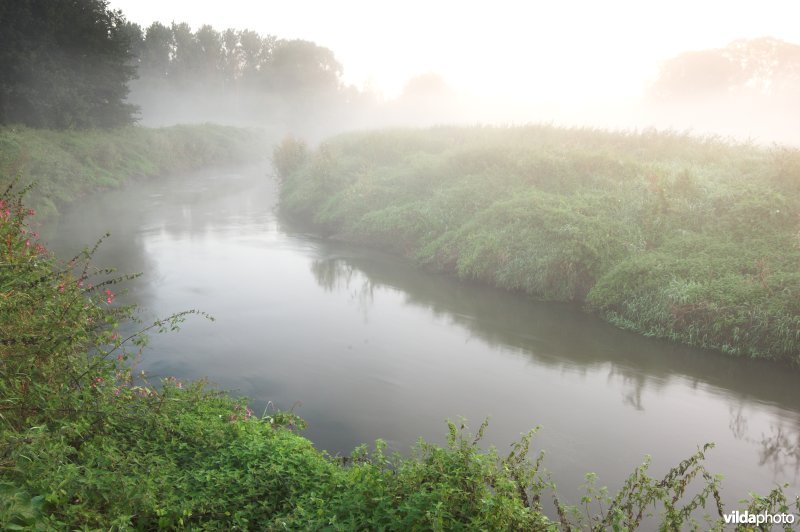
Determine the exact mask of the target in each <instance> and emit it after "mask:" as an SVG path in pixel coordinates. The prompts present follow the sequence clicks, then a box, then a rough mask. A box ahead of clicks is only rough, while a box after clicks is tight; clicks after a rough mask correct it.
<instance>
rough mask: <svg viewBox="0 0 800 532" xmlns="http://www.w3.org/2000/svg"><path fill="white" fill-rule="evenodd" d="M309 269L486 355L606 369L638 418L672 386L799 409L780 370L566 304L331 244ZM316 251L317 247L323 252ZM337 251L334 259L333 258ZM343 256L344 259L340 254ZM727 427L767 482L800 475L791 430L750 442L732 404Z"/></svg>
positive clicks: (798, 443) (790, 380)
mask: <svg viewBox="0 0 800 532" xmlns="http://www.w3.org/2000/svg"><path fill="white" fill-rule="evenodd" d="M337 246H338V247H339V249H337V250H336V252H334V251H333V250H332V249H331V250H327V251H328V252H329V253H330V255H329V256H327V257H324V258H322V259H319V260H316V261H314V263H313V266H312V271H313V273H314V276H315V278H316V280H317V282H318V283H319V284H320V286H323V287H324V288H325V289H326V290H337V289H338V290H349V291H352V292H353V293H359V292H366V291H368V292H369V293H370V294H373V293H374V292H375V290H376V288H379V287H389V288H392V289H397V290H401V291H402V292H403V293H405V294H406V301H407V303H408V304H411V305H416V306H422V307H425V308H428V309H430V310H431V311H432V312H433V313H434V314H435V315H436V316H437V317H446V318H447V319H449V320H450V322H452V323H453V324H456V325H458V326H461V327H464V328H466V329H467V330H468V331H469V332H470V334H471V335H472V336H474V337H477V338H479V339H481V340H482V341H484V342H486V343H487V344H488V345H490V346H492V347H495V348H504V349H506V350H508V349H509V348H510V349H512V350H514V351H516V352H518V353H521V354H524V356H527V357H530V358H531V359H532V360H534V361H535V362H536V364H541V365H545V366H550V367H558V366H560V367H562V368H563V369H568V370H570V371H577V372H579V373H584V374H586V373H588V372H590V371H592V370H593V369H596V368H597V367H598V366H600V365H604V364H608V365H609V370H608V380H609V381H610V382H611V381H615V382H617V383H619V385H620V387H621V388H622V402H623V404H625V405H628V406H630V407H632V408H635V409H636V410H640V411H644V410H645V409H646V404H645V402H644V401H643V396H644V392H645V391H646V390H648V389H650V390H656V391H658V390H661V389H664V388H665V387H666V386H667V385H668V384H669V383H670V382H671V381H672V380H673V379H681V380H682V381H684V383H685V384H686V385H687V386H688V387H690V388H692V389H697V388H709V389H711V390H712V391H713V389H714V388H719V389H722V390H724V393H725V394H726V395H727V396H729V397H732V399H731V400H732V401H735V400H737V399H738V400H745V399H746V400H747V401H748V402H750V401H754V400H755V401H759V402H766V403H775V404H779V405H781V406H784V407H786V408H790V409H797V408H800V400H799V399H798V397H797V394H795V393H792V392H791V391H792V390H794V378H795V377H794V375H793V374H792V373H791V372H785V371H782V370H781V368H779V367H776V366H773V365H769V364H762V363H758V362H754V361H748V360H731V359H729V358H727V357H725V356H724V355H721V354H718V353H714V352H707V351H701V350H697V349H692V348H687V347H683V346H678V345H674V344H671V343H668V342H664V341H661V340H655V339H649V338H643V337H640V336H637V335H635V334H632V333H629V332H625V331H621V330H618V329H615V328H614V327H612V326H610V325H608V324H606V323H603V322H602V321H600V320H599V319H597V318H595V317H593V316H591V315H587V314H585V313H583V312H580V310H579V309H578V308H576V307H574V306H570V305H564V304H556V303H541V302H537V301H534V300H531V299H529V298H527V297H523V296H520V295H517V294H510V293H508V292H505V291H502V290H497V289H493V288H489V287H486V286H482V285H476V284H470V283H465V282H460V281H457V280H455V279H452V278H450V277H447V276H444V275H439V274H429V273H425V272H421V271H419V270H417V269H415V268H414V267H412V266H410V265H406V264H403V263H402V262H399V263H398V261H397V259H395V258H390V257H386V256H383V255H380V254H375V253H370V254H367V255H365V254H364V253H363V252H359V251H355V250H344V253H342V251H343V250H342V249H341V245H339V244H337ZM324 252H325V250H323V253H324ZM340 253H341V254H340ZM343 255H344V256H343ZM730 430H731V432H732V434H733V436H734V437H735V438H736V439H740V440H743V441H747V442H749V443H751V444H753V445H754V446H757V447H760V451H759V463H760V465H762V466H764V465H769V466H770V468H771V469H772V470H773V472H774V473H775V475H780V476H783V475H785V474H786V473H788V472H790V471H794V474H795V477H797V475H798V473H800V432H798V431H797V430H796V429H793V428H791V427H789V426H786V425H777V426H772V427H771V432H770V433H769V434H763V435H761V436H754V435H752V434H751V432H752V429H751V428H750V427H749V426H748V423H747V418H746V414H745V412H744V410H743V408H742V407H741V406H739V407H738V408H734V407H732V408H731V420H730Z"/></svg>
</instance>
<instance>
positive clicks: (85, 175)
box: [0, 124, 266, 216]
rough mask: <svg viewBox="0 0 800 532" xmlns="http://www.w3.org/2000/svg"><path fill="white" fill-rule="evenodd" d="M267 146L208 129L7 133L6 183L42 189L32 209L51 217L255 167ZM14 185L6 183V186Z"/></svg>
mask: <svg viewBox="0 0 800 532" xmlns="http://www.w3.org/2000/svg"><path fill="white" fill-rule="evenodd" d="M265 143H266V139H265V136H264V135H263V134H262V133H260V132H258V131H255V130H246V129H239V128H233V127H224V126H214V125H209V124H205V125H199V126H174V127H168V128H161V129H148V128H141V127H127V128H118V129H112V130H86V131H52V130H42V129H30V128H25V127H13V128H12V127H4V128H0V176H15V175H16V176H19V178H20V180H21V181H20V182H21V184H23V185H27V184H30V183H35V185H36V186H34V187H33V188H32V190H31V191H30V194H29V196H28V198H27V202H28V204H29V205H30V206H31V207H33V208H35V209H36V210H37V211H38V212H40V214H42V215H44V216H49V215H52V214H56V213H57V212H58V207H59V206H60V205H62V204H64V203H69V202H71V201H74V200H75V199H77V198H78V197H80V196H83V195H85V194H86V193H88V192H91V191H94V190H98V189H104V188H113V187H117V186H120V185H121V184H122V183H124V182H125V181H126V180H128V179H130V178H136V177H149V176H158V175H164V174H167V173H171V172H178V171H184V170H193V169H198V168H202V167H206V166H209V165H214V164H226V163H234V162H237V163H238V162H242V161H246V160H254V159H256V158H257V157H258V156H259V152H260V151H263V146H264V144H265ZM4 181H5V183H4ZM7 184H8V181H7V180H4V179H2V178H0V186H5V185H7Z"/></svg>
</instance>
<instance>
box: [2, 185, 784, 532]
mask: <svg viewBox="0 0 800 532" xmlns="http://www.w3.org/2000/svg"><path fill="white" fill-rule="evenodd" d="M12 192H13V191H12ZM28 216H30V211H29V209H28V208H26V207H25V206H24V205H23V204H22V203H21V201H20V199H19V197H18V196H16V195H15V194H13V193H6V194H4V195H2V196H0V242H1V243H2V245H0V339H1V340H2V341H0V528H2V529H4V530H12V529H36V530H53V529H58V530H61V529H70V530H72V529H118V530H125V529H138V530H152V529H156V528H158V529H177V528H191V529H209V530H219V529H226V530H229V529H234V528H241V529H248V528H253V529H262V530H263V529H282V530H283V529H291V530H317V529H323V528H325V529H331V530H365V529H367V530H372V529H385V530H453V529H467V530H472V529H475V530H487V529H488V530H545V529H548V530H559V529H563V530H570V529H574V528H576V527H578V528H586V527H588V526H590V525H594V526H596V527H600V528H606V527H613V526H618V527H628V528H629V529H634V528H637V527H638V526H639V525H641V524H643V523H648V522H650V521H643V519H646V516H647V515H648V514H649V513H651V512H652V513H655V514H656V515H658V517H657V518H656V519H659V520H660V521H662V522H663V523H664V526H665V527H666V528H669V529H674V528H681V527H682V526H683V525H685V524H687V523H688V522H689V521H690V518H691V517H692V516H696V515H697V513H698V512H700V510H699V508H701V507H705V505H706V504H707V502H706V501H708V504H709V506H708V508H707V511H708V512H710V513H712V514H714V513H719V514H720V515H721V512H722V511H723V509H722V506H721V502H720V501H719V491H718V486H719V481H718V479H716V478H714V477H713V476H712V475H710V474H709V473H708V472H707V471H706V470H705V469H704V467H703V465H702V458H703V452H704V451H705V450H706V449H704V450H703V451H701V452H698V453H697V454H696V455H694V456H692V457H690V458H689V459H688V460H686V461H684V462H682V463H681V464H679V465H678V466H677V467H676V468H674V469H672V470H671V471H669V473H668V474H667V476H666V477H665V478H663V479H662V480H656V479H653V478H651V477H650V476H648V475H647V472H646V465H643V466H642V467H641V468H639V469H637V470H636V471H635V472H634V473H633V475H632V476H631V477H630V478H629V479H628V481H627V483H626V484H625V485H624V486H623V487H622V488H621V489H620V491H619V492H618V493H617V494H616V495H614V496H609V495H606V494H605V493H604V492H603V491H600V490H595V489H593V488H589V489H588V492H587V496H586V501H587V502H586V503H585V504H583V503H582V505H581V507H572V506H569V505H567V504H566V501H559V500H558V499H557V494H556V492H555V490H554V487H553V486H552V485H551V483H550V481H549V478H548V474H547V473H546V472H545V471H544V469H543V468H542V455H539V456H538V457H536V458H535V459H529V456H528V454H529V444H530V437H531V436H532V434H529V435H528V436H526V437H525V438H523V439H522V440H521V441H520V442H519V443H518V444H517V445H515V446H514V447H513V448H512V451H511V452H510V453H509V454H508V455H504V456H499V455H498V453H497V452H496V451H495V450H492V449H490V450H481V448H480V447H479V446H478V445H477V442H478V441H479V440H480V438H481V436H482V434H483V431H484V429H485V426H482V427H481V428H480V429H479V431H478V433H477V435H476V436H475V437H473V436H471V435H469V434H468V433H466V432H465V431H464V430H463V427H460V428H459V427H458V426H457V425H455V424H450V425H449V435H448V438H447V441H448V444H447V445H446V446H445V447H444V448H441V447H438V446H435V445H430V444H426V443H424V442H421V443H420V444H419V445H418V446H417V447H416V448H415V450H414V452H413V453H412V455H411V456H399V455H391V456H390V455H387V454H385V453H384V451H383V449H384V445H383V444H382V443H380V442H377V443H376V446H375V448H374V450H372V451H367V450H366V448H363V447H362V448H360V449H357V450H356V451H355V452H354V453H353V454H352V456H350V457H348V458H346V459H344V458H338V457H331V456H328V455H327V454H325V453H323V452H320V451H318V450H316V449H315V448H314V446H313V444H312V443H311V442H310V441H308V440H307V439H305V438H303V437H302V436H300V435H299V434H298V433H297V431H298V430H299V429H301V428H302V426H303V421H302V420H301V419H299V418H297V417H296V416H295V415H293V414H291V413H286V412H266V413H264V415H263V416H258V415H257V414H256V413H254V412H252V411H251V410H250V409H249V408H248V406H247V403H246V401H245V400H243V399H236V398H233V397H230V396H228V395H227V394H225V393H221V392H217V391H214V390H211V389H208V388H207V387H205V386H204V385H203V383H189V382H181V381H180V380H178V379H176V378H166V379H164V380H163V381H161V382H160V383H156V384H152V383H148V382H147V381H146V379H145V378H144V377H143V376H142V375H141V374H140V373H139V372H138V371H137V368H136V361H137V360H138V358H139V357H140V356H141V350H140V349H141V346H142V341H143V340H144V337H143V336H142V335H134V336H131V337H128V338H123V337H121V336H120V330H121V328H120V326H121V324H123V323H125V322H127V321H129V320H131V319H132V318H133V317H134V316H135V313H134V309H132V308H127V307H122V306H119V305H118V304H117V302H116V301H115V297H116V295H115V292H116V291H117V290H118V288H117V286H118V283H119V282H122V281H124V279H122V278H121V279H115V280H111V281H106V282H100V283H97V284H94V283H96V281H94V278H95V273H98V274H100V275H102V277H103V278H107V277H108V275H107V272H94V270H93V268H92V267H91V264H90V259H91V252H86V253H84V254H83V255H82V256H80V257H77V258H76V259H74V260H72V261H70V262H69V263H67V264H63V263H61V262H59V261H57V260H56V259H55V258H54V257H53V256H52V255H51V254H50V253H49V252H48V251H47V250H46V249H45V248H44V247H43V246H42V245H41V244H40V243H39V242H38V241H37V239H36V236H35V234H34V233H32V232H31V230H30V229H29V227H28V225H27V222H26V219H27V218H28ZM191 314H201V313H199V312H196V311H188V312H186V313H183V314H181V315H178V316H173V317H169V318H166V319H164V320H161V321H157V322H155V323H145V324H141V329H142V330H143V331H144V332H147V331H150V332H153V331H160V330H163V331H168V330H172V329H175V328H177V327H178V326H179V324H180V322H181V321H182V320H183V319H184V318H186V317H188V316H189V315H191ZM128 329H129V328H128ZM693 478H697V479H702V480H700V482H696V483H695V486H694V488H692V490H693V491H690V492H689V493H688V494H687V492H686V487H687V484H688V483H689V482H690V481H691V479H693ZM590 485H593V484H590ZM550 501H554V502H555V507H556V508H557V512H556V514H557V517H558V521H552V520H551V519H548V518H547V517H545V515H544V505H545V504H549V503H550ZM717 504H719V506H718V508H717V509H715V506H716V505H717ZM786 504H787V502H786V501H785V499H784V495H783V494H782V492H781V491H780V490H776V491H774V492H773V493H771V494H770V495H769V496H768V497H766V498H757V499H753V500H752V501H751V502H750V503H749V506H750V508H751V511H760V510H762V509H769V510H770V511H778V510H779V509H781V508H784V507H786ZM719 519H720V518H718V517H714V518H711V520H710V521H709V523H708V526H712V525H713V523H716V526H718V527H721V524H720V523H721V521H720V520H719Z"/></svg>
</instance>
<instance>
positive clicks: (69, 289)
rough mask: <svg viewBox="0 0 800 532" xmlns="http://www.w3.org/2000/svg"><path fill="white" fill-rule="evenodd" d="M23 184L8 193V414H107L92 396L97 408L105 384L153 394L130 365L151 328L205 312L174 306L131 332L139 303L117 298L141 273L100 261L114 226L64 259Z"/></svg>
mask: <svg viewBox="0 0 800 532" xmlns="http://www.w3.org/2000/svg"><path fill="white" fill-rule="evenodd" d="M25 192H26V190H23V191H21V192H16V193H15V192H14V191H13V188H12V186H9V187H8V188H7V189H6V190H5V192H4V193H3V194H2V196H0V240H2V246H0V310H2V312H0V337H1V338H2V341H0V354H2V365H1V366H0V377H1V378H0V397H2V403H1V404H0V415H1V416H2V420H3V423H4V425H5V428H7V429H12V430H15V431H24V430H25V429H26V428H28V427H30V426H31V425H32V424H39V425H41V424H48V423H51V422H55V421H58V422H59V423H63V421H64V420H65V419H72V418H74V417H75V416H82V415H86V414H87V413H89V412H91V411H94V413H95V414H97V419H98V420H100V419H102V417H103V416H102V414H101V412H99V411H98V410H97V408H94V409H90V408H87V405H91V404H94V405H95V407H97V406H98V401H97V399H96V398H97V397H99V396H102V395H104V393H105V392H109V391H110V392H111V395H113V396H115V397H120V396H124V395H126V394H137V395H139V396H141V395H143V394H145V395H146V394H150V393H152V390H151V389H149V388H148V387H147V386H146V381H140V382H142V383H143V384H142V385H137V384H135V382H136V379H135V378H134V375H133V374H132V366H131V364H129V361H131V360H133V359H135V358H136V357H137V355H138V354H140V353H141V348H142V347H143V346H144V345H145V344H146V341H147V337H146V335H145V333H147V332H148V331H152V330H159V331H166V330H176V329H177V328H178V327H179V324H180V323H181V322H182V320H183V319H184V318H185V317H186V316H187V315H189V314H198V313H199V314H202V313H200V312H199V311H197V310H190V311H186V312H182V313H179V314H175V315H173V316H170V317H169V318H167V319H164V320H158V321H156V322H154V323H152V324H150V325H147V326H140V327H139V328H138V329H137V330H136V332H134V333H133V334H129V335H127V336H125V337H123V336H122V335H121V334H120V326H121V324H122V323H125V322H136V321H137V318H136V316H135V307H133V306H130V305H118V304H116V303H115V299H116V293H115V291H114V290H115V286H114V285H117V284H119V283H122V282H124V281H128V280H131V279H133V278H135V277H137V276H138V274H136V275H120V276H114V275H115V271H114V270H113V269H95V268H92V266H91V258H92V256H93V254H94V253H95V252H96V251H97V248H98V247H99V245H100V244H101V242H102V240H103V239H104V238H105V237H107V236H108V235H107V234H106V235H105V236H104V237H103V238H101V239H100V240H99V241H98V242H97V244H95V246H94V247H93V248H91V249H85V250H83V251H82V252H81V253H80V254H78V255H76V256H75V257H73V258H72V259H71V260H69V261H67V262H66V263H65V264H60V263H59V262H58V261H57V260H56V258H55V257H54V256H53V255H52V253H50V252H49V251H48V250H47V249H46V248H45V247H44V246H43V245H42V244H41V243H40V242H39V241H38V238H39V235H38V233H36V232H35V231H32V230H31V229H30V228H29V225H28V223H27V219H28V218H29V217H31V216H33V215H35V212H34V211H33V210H32V209H28V208H26V207H25V206H24V204H23V200H22V198H23V196H24V194H25ZM98 278H99V279H102V280H100V281H99V282H93V279H98ZM98 422H99V421H98Z"/></svg>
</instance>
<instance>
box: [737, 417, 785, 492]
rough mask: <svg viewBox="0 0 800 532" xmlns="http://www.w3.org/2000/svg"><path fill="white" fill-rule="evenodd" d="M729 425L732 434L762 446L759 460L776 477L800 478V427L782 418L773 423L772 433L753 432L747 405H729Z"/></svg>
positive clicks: (754, 444) (770, 430) (738, 438)
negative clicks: (751, 433)
mask: <svg viewBox="0 0 800 532" xmlns="http://www.w3.org/2000/svg"><path fill="white" fill-rule="evenodd" d="M730 414H731V420H730V423H729V427H730V429H731V433H732V434H733V437H734V438H736V439H737V440H742V441H745V442H748V443H750V444H752V445H753V446H756V447H759V451H758V464H759V465H760V466H769V468H770V470H772V472H773V474H774V475H775V476H776V477H777V476H779V477H781V478H788V477H789V476H791V477H792V479H793V481H794V482H797V480H798V478H800V429H799V428H798V427H797V426H794V427H793V426H788V425H786V424H784V423H782V422H779V423H771V424H770V427H769V433H766V434H765V433H763V432H762V433H761V435H760V436H758V437H752V436H750V430H749V427H748V422H747V417H746V415H745V413H744V407H743V406H742V405H739V406H738V407H731V408H730Z"/></svg>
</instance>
